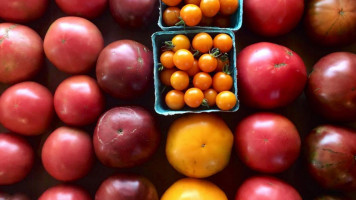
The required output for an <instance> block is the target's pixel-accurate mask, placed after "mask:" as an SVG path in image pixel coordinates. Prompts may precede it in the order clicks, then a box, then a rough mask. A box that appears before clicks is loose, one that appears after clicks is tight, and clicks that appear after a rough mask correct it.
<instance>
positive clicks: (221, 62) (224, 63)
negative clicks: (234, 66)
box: [215, 56, 230, 72]
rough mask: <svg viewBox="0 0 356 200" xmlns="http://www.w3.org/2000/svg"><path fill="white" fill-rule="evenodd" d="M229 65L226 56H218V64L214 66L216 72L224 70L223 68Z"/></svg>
mask: <svg viewBox="0 0 356 200" xmlns="http://www.w3.org/2000/svg"><path fill="white" fill-rule="evenodd" d="M229 65H230V61H229V58H228V57H227V56H226V57H225V56H224V57H219V58H218V66H217V67H216V69H215V71H216V72H222V71H224V68H227V67H228V66H229Z"/></svg>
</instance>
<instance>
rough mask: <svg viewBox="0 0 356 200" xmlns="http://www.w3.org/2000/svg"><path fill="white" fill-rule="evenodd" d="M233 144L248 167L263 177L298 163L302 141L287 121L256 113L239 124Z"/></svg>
mask: <svg viewBox="0 0 356 200" xmlns="http://www.w3.org/2000/svg"><path fill="white" fill-rule="evenodd" d="M235 144H236V151H237V154H238V155H239V157H240V159H241V160H242V161H243V162H244V163H245V164H246V165H247V166H248V167H250V168H252V169H254V170H257V171H259V172H264V173H280V172H283V171H285V170H286V169H288V168H289V167H290V166H291V165H292V164H293V163H294V162H295V161H296V160H297V158H298V156H299V152H300V147H301V139H300V136H299V133H298V130H297V128H296V127H295V125H294V124H293V123H292V122H291V121H290V120H289V119H288V118H286V117H284V116H282V115H278V114H274V113H255V114H252V115H250V116H248V117H246V118H244V119H243V120H242V121H240V122H239V123H238V125H237V127H236V130H235Z"/></svg>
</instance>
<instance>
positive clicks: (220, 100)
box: [216, 91, 237, 110]
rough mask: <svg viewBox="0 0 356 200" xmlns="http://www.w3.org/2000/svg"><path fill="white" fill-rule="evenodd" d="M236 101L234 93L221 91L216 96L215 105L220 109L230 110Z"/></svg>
mask: <svg viewBox="0 0 356 200" xmlns="http://www.w3.org/2000/svg"><path fill="white" fill-rule="evenodd" d="M236 103H237V99H236V96H235V94H234V93H232V92H230V91H223V92H220V93H219V94H218V96H216V105H217V106H218V108H219V109H221V110H231V109H232V108H233V107H234V106H235V105H236Z"/></svg>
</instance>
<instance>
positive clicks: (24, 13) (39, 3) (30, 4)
mask: <svg viewBox="0 0 356 200" xmlns="http://www.w3.org/2000/svg"><path fill="white" fill-rule="evenodd" d="M48 2H49V1H48V0H12V1H9V0H0V18H2V19H4V20H5V21H9V22H19V23H26V22H30V21H33V20H36V19H38V18H40V17H41V16H42V15H43V14H44V13H45V11H46V8H47V5H48Z"/></svg>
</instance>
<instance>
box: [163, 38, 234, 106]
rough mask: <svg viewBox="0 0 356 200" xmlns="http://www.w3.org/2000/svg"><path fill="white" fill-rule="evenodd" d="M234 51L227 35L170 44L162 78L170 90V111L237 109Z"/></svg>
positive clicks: (166, 97)
mask: <svg viewBox="0 0 356 200" xmlns="http://www.w3.org/2000/svg"><path fill="white" fill-rule="evenodd" d="M232 49H233V40H232V38H231V37H230V36H229V35H228V34H225V33H219V34H217V35H215V36H213V37H212V36H211V35H209V34H208V33H205V32H201V33H198V34H196V35H194V37H193V38H192V40H191V41H190V39H189V38H188V37H187V36H186V35H183V34H178V35H175V36H174V37H173V38H172V39H171V40H170V41H166V42H165V44H164V46H163V47H162V51H163V52H162V53H161V55H160V65H161V67H160V73H159V78H160V81H161V83H162V84H163V85H164V86H165V89H168V92H167V93H164V94H163V95H164V100H165V104H166V105H167V106H168V108H170V109H172V110H181V109H183V108H184V107H185V106H188V107H189V108H199V109H200V108H203V107H206V108H211V107H214V106H217V107H218V108H219V109H220V110H231V109H232V108H234V106H235V105H236V103H237V98H236V95H235V94H234V93H233V92H231V90H232V88H233V84H234V79H233V77H232V76H231V72H230V71H229V70H230V61H229V52H231V51H232ZM165 91H167V90H165Z"/></svg>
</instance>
